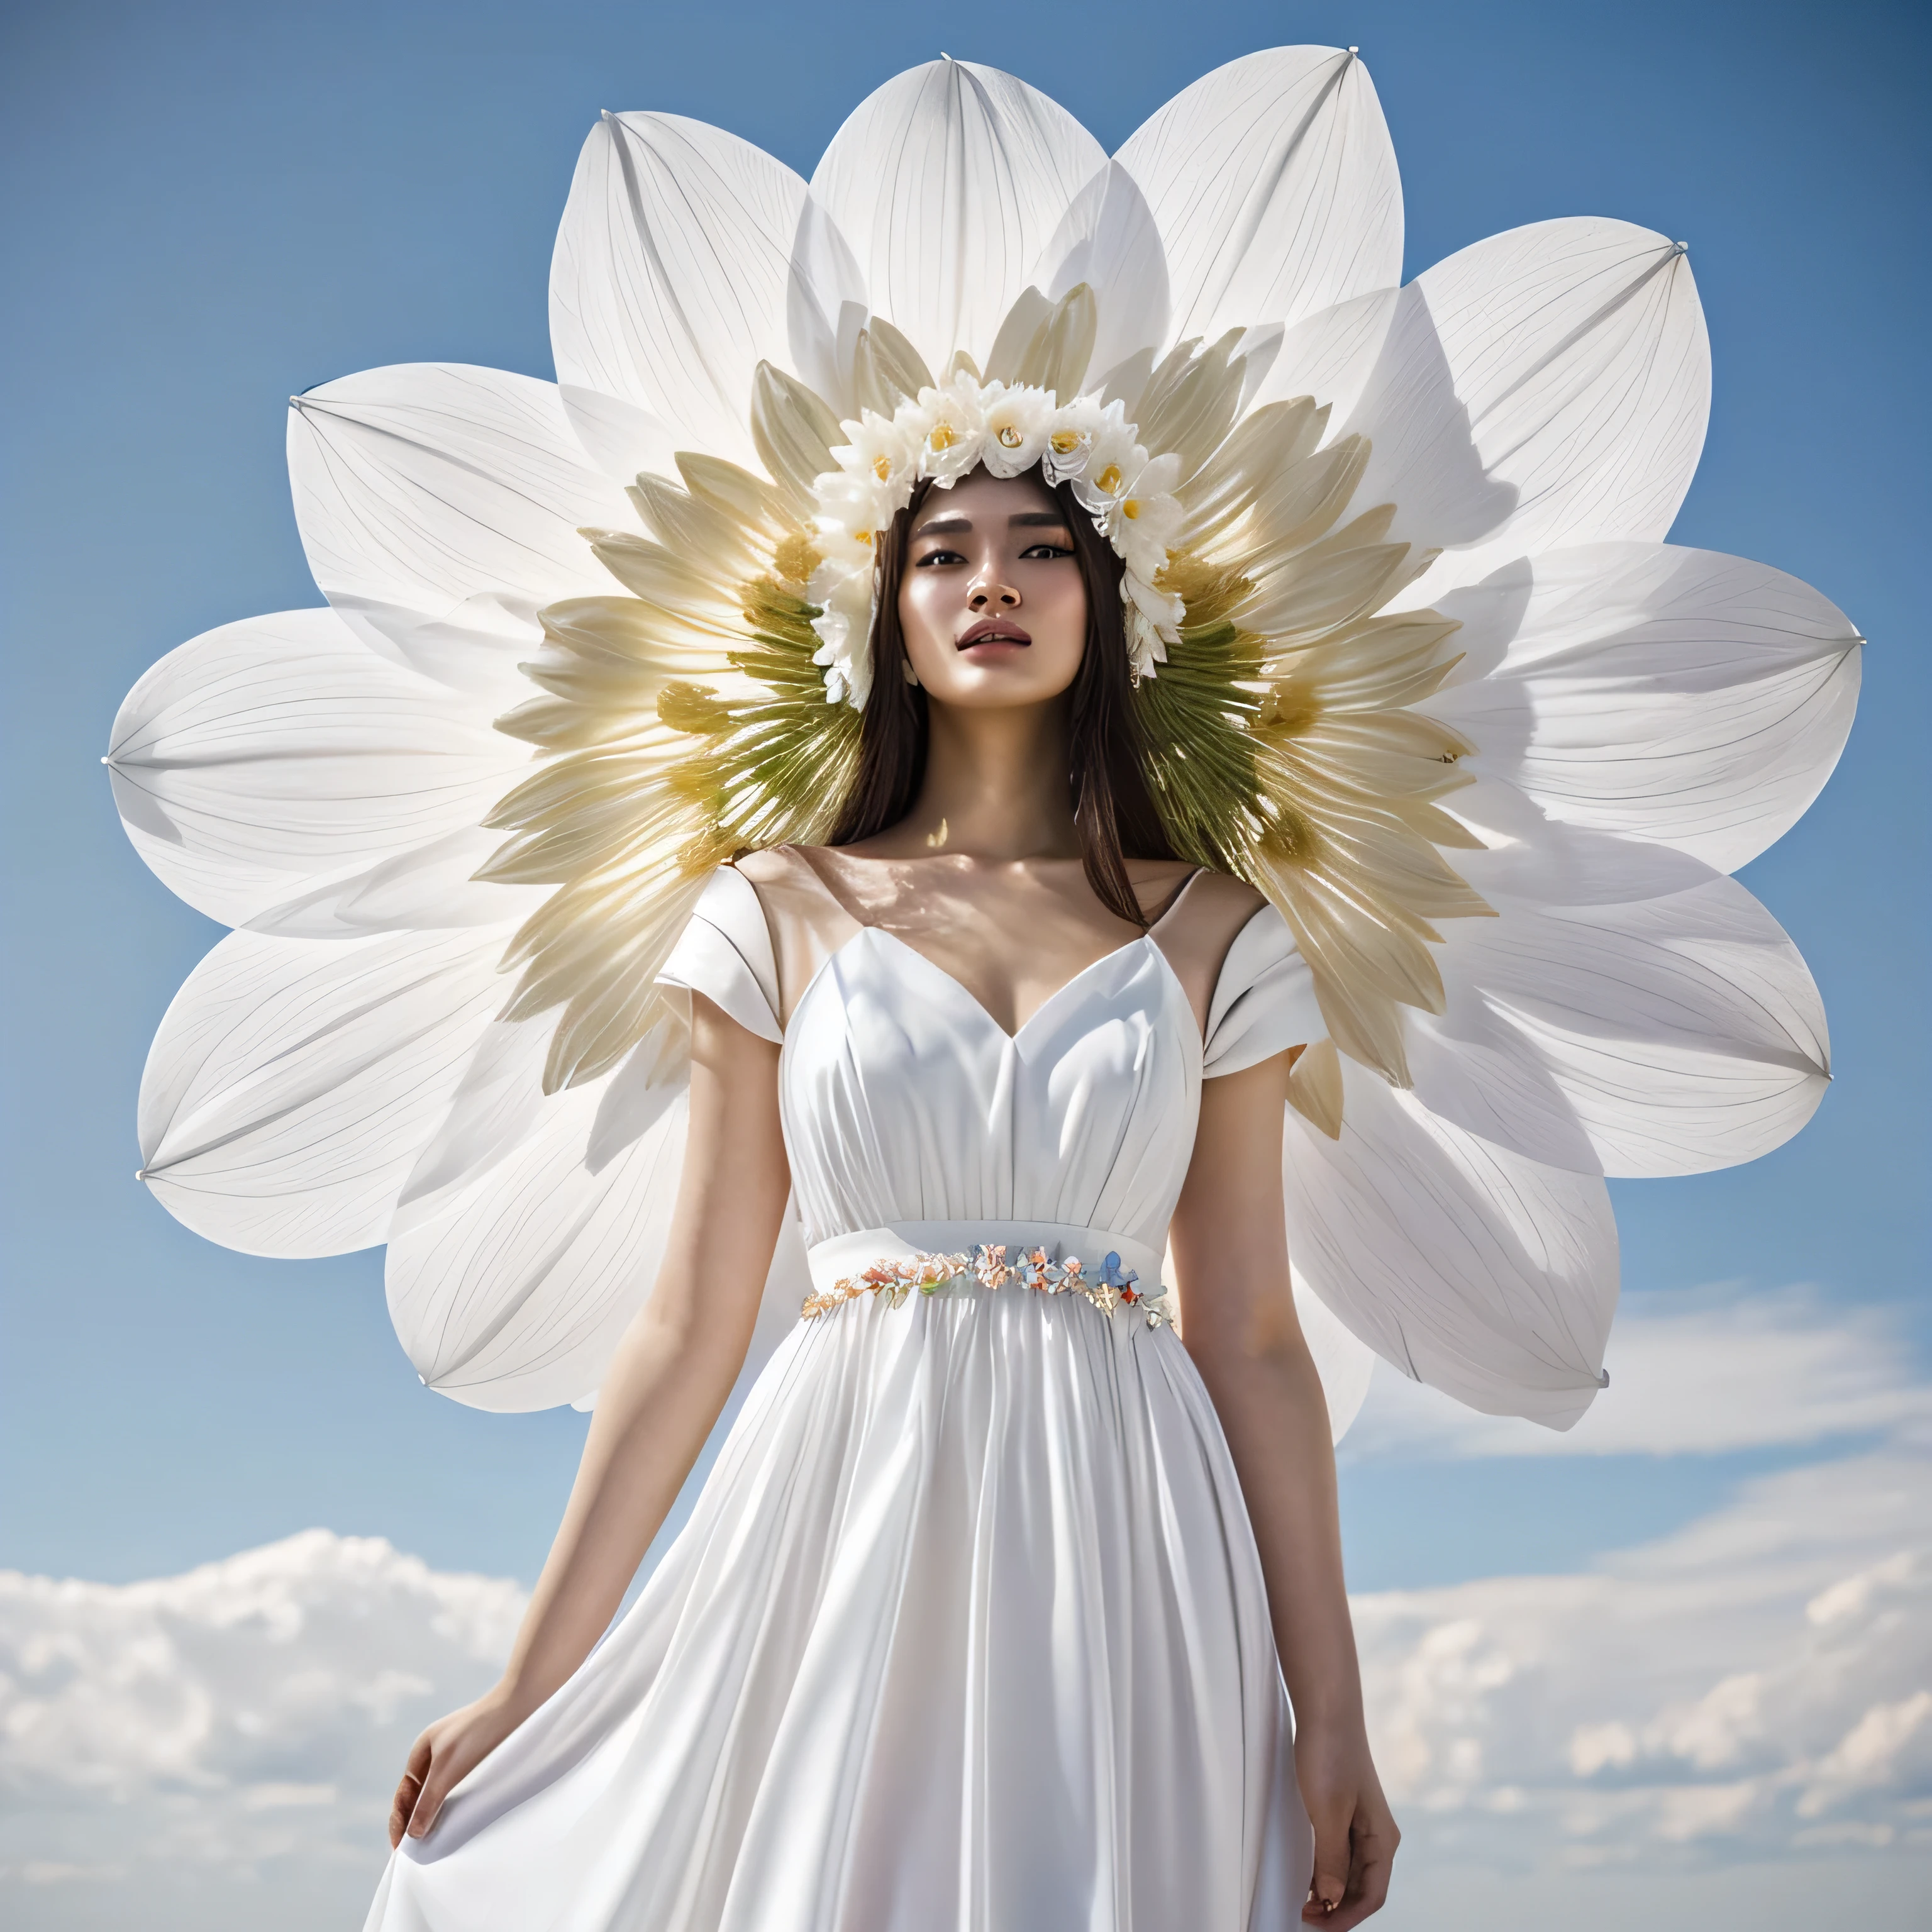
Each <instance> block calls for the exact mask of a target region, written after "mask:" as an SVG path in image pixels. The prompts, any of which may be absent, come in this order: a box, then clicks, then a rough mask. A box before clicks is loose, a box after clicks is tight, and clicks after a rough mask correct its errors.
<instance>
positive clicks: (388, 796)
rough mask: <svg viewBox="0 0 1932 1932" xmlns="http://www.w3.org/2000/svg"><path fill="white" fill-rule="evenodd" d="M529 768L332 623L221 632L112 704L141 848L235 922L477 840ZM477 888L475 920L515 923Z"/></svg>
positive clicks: (326, 613) (525, 753) (179, 653)
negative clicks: (476, 832)
mask: <svg viewBox="0 0 1932 1932" xmlns="http://www.w3.org/2000/svg"><path fill="white" fill-rule="evenodd" d="M528 764H529V748H528V746H526V745H519V744H517V742H515V741H514V740H513V739H508V738H506V737H505V736H503V735H502V733H500V732H499V731H495V730H492V729H491V728H490V721H489V719H488V717H487V715H483V716H478V715H476V713H475V707H474V706H472V705H469V704H466V703H463V701H462V700H460V699H458V697H456V696H455V694H453V693H452V691H449V689H448V688H446V687H444V686H443V685H439V684H436V683H434V682H431V680H430V679H428V678H426V677H422V676H418V675H417V673H415V672H414V671H412V670H406V669H405V668H404V667H402V666H401V665H400V664H396V663H395V662H393V661H391V660H389V659H388V658H383V657H379V656H377V654H376V653H375V652H374V651H372V650H371V649H369V648H368V646H366V645H365V644H364V643H362V641H361V640H359V638H358V637H356V634H354V633H353V631H350V629H349V628H348V627H347V625H345V624H344V622H342V620H341V619H340V618H339V617H338V616H336V615H335V613H334V612H333V611H332V610H284V611H281V612H280V613H277V614H275V615H274V616H266V617H252V618H249V619H245V621H243V622H240V623H236V624H224V625H222V626H221V627H220V628H219V629H218V630H214V631H205V632H204V633H203V634H202V635H201V636H200V637H194V638H191V639H190V640H189V641H188V642H187V643H184V644H182V645H181V646H178V648H177V649H174V650H172V651H170V652H169V653H168V655H166V657H164V658H162V659H161V661H160V662H159V663H158V664H156V665H155V666H154V667H153V669H151V670H149V671H148V673H147V674H146V675H145V676H143V677H142V679H141V680H140V682H139V683H138V684H136V685H135V687H134V688H133V690H132V691H130V692H129V693H128V694H127V698H126V699H125V700H124V702H123V703H122V704H121V709H120V711H119V712H118V714H117V715H116V716H115V720H114V729H113V736H112V739H111V740H110V751H109V753H108V768H109V770H110V773H111V775H112V776H113V782H114V792H115V800H116V802H117V803H118V804H119V805H120V807H121V816H122V818H123V820H124V821H125V823H126V824H127V835H128V837H129V838H131V839H132V840H133V843H134V846H135V849H136V850H137V851H139V853H140V854H141V856H142V858H144V859H145V860H146V861H147V862H148V864H149V865H151V866H152V867H153V868H154V871H156V873H157V874H159V875H160V878H161V879H162V880H163V881H164V883H166V885H167V886H169V888H170V889H172V890H173V891H174V892H178V894H179V895H181V897H182V898H184V899H185V900H187V902H188V903H189V904H190V905H192V906H193V907H195V908H196V910H199V911H201V912H204V913H207V914H208V916H209V917H210V918H211V919H220V921H221V922H223V924H224V925H227V926H241V925H243V924H245V923H246V922H248V920H250V919H254V918H255V917H257V916H258V915H260V914H261V913H263V912H265V911H266V910H267V909H269V907H272V906H275V905H276V904H278V903H280V902H281V901H284V900H286V899H288V898H291V897H293V896H295V895H298V894H300V893H302V892H304V891H305V890H306V889H309V888H311V887H313V886H315V885H316V884H317V882H319V881H320V880H325V879H329V880H336V879H341V878H342V877H344V876H345V875H347V874H357V875H361V874H363V873H364V872H365V871H368V870H369V869H371V868H375V867H377V866H380V865H384V864H386V863H388V862H392V861H394V860H396V859H399V858H401V857H403V856H405V855H407V854H409V853H412V852H413V851H415V850H417V849H418V848H419V847H425V846H427V845H429V844H431V843H433V842H434V841H439V840H441V839H443V838H446V836H448V835H450V834H451V833H452V832H460V831H462V830H464V829H467V828H470V827H473V826H475V825H476V824H477V823H478V822H479V821H480V820H481V818H482V817H483V816H484V814H485V813H486V812H487V811H488V810H489V808H490V805H492V804H493V803H494V802H495V801H496V799H498V798H499V797H500V796H502V793H504V792H505V791H506V790H508V788H509V787H510V786H511V784H514V782H515V781H516V779H517V775H519V774H520V772H522V771H523V769H524V768H526V766H528ZM492 842H493V843H494V842H495V841H492ZM481 862H482V861H481V858H480V857H479V858H478V859H475V861H474V862H472V864H471V865H470V866H469V871H475V868H476V866H477V865H480V864H481ZM464 876H465V877H466V876H467V874H465V875H464ZM475 892H476V893H478V894H479V895H484V897H485V898H487V895H489V894H490V893H491V892H493V893H495V894H496V895H498V896H497V897H496V898H495V899H494V900H493V901H490V904H492V905H493V908H494V909H493V910H490V911H487V912H484V913H482V914H481V916H483V917H484V918H486V919H493V920H497V921H500V920H502V919H507V918H511V917H514V916H515V914H516V911H517V901H516V900H515V898H514V895H510V894H508V893H506V892H505V889H504V888H502V887H500V886H498V887H493V888H486V887H480V886H479V887H477V888H475Z"/></svg>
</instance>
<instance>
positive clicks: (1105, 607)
mask: <svg viewBox="0 0 1932 1932" xmlns="http://www.w3.org/2000/svg"><path fill="white" fill-rule="evenodd" d="M933 487H935V486H934V485H933V484H932V483H931V482H925V483H922V484H919V487H917V488H916V490H913V494H912V500H911V502H909V503H908V504H907V505H906V506H905V508H904V509H902V510H901V511H899V513H898V515H897V516H895V517H894V518H893V519H892V528H891V529H890V530H889V532H887V533H886V541H884V542H883V544H881V545H880V551H879V562H878V579H877V598H876V601H875V603H874V610H873V616H872V690H871V696H870V697H868V699H867V700H866V702H865V712H864V716H863V721H862V723H861V724H860V726H859V766H858V769H857V770H856V772H854V773H853V778H852V784H851V786H850V789H849V790H847V793H846V794H845V798H844V802H843V804H842V805H841V806H840V808H839V812H838V820H837V822H836V823H835V825H834V826H833V827H832V835H831V837H830V838H829V840H828V841H827V843H829V844H833V845H850V844H856V842H857V841H859V839H861V838H871V836H872V835H873V834H874V833H875V832H883V831H884V830H885V829H886V827H887V826H890V825H896V824H897V823H898V821H899V820H901V819H902V818H903V817H904V816H905V815H906V814H907V812H909V811H910V810H911V809H912V808H913V801H914V800H915V799H916V798H917V797H918V796H919V784H920V781H922V779H923V778H924V777H925V776H926V747H927V745H928V744H929V742H930V739H931V733H932V727H931V723H930V719H929V713H928V711H927V709H926V692H925V690H924V689H923V688H922V687H921V686H919V685H914V684H908V683H907V682H906V679H905V673H904V670H903V669H902V667H903V666H904V664H905V662H906V647H905V634H904V631H901V629H900V628H899V586H900V584H901V582H902V581H903V580H904V576H905V563H906V551H907V547H908V544H909V543H910V537H911V533H912V525H913V518H914V517H916V516H917V515H918V514H919V510H920V508H921V506H922V505H923V504H924V502H925V501H926V498H927V496H929V494H930V493H932V489H933ZM1053 496H1054V499H1055V502H1057V503H1058V505H1059V506H1060V509H1061V514H1063V515H1064V516H1065V517H1066V519H1067V529H1069V530H1070V532H1072V533H1073V553H1074V555H1075V556H1076V557H1078V558H1079V562H1080V574H1081V576H1082V577H1083V578H1084V579H1085V581H1086V585H1087V645H1086V649H1085V650H1084V651H1083V652H1082V653H1081V658H1080V668H1079V671H1078V672H1076V673H1075V676H1074V679H1073V689H1072V692H1071V698H1072V711H1071V715H1070V718H1069V719H1068V730H1067V766H1068V769H1067V784H1068V786H1069V788H1070V790H1071V791H1072V793H1073V823H1074V828H1075V829H1076V832H1078V833H1079V838H1080V862H1081V865H1082V868H1084V869H1085V872H1086V874H1087V883H1088V884H1089V885H1091V886H1092V887H1093V888H1094V894H1095V895H1096V897H1097V898H1099V900H1100V903H1101V904H1103V905H1104V906H1105V907H1106V908H1107V909H1108V910H1109V912H1112V913H1116V914H1118V916H1120V917H1121V918H1122V919H1126V920H1127V921H1128V922H1130V924H1133V925H1135V926H1145V925H1146V924H1147V922H1148V921H1147V915H1146V914H1145V913H1143V912H1142V910H1141V903H1140V899H1139V895H1137V894H1136V892H1135V890H1134V886H1133V880H1132V879H1131V878H1130V877H1128V874H1127V857H1128V855H1129V854H1130V853H1131V854H1132V855H1133V856H1134V857H1136V858H1137V859H1172V858H1173V857H1175V856H1177V855H1176V854H1175V850H1174V848H1173V847H1172V845H1171V844H1169V841H1168V836H1167V832H1166V827H1165V826H1163V825H1162V823H1161V821H1160V813H1159V812H1158V811H1157V810H1156V809H1155V808H1154V793H1153V792H1152V790H1151V788H1150V787H1149V786H1148V778H1147V759H1146V749H1145V739H1144V736H1143V734H1142V729H1141V721H1140V718H1139V715H1138V713H1137V712H1136V708H1135V704H1134V692H1133V682H1132V680H1131V679H1130V676H1129V674H1128V666H1127V626H1126V624H1125V622H1124V619H1123V617H1122V614H1121V569H1122V565H1121V559H1119V558H1118V556H1115V554H1114V550H1113V546H1112V544H1109V542H1108V541H1107V540H1106V538H1105V537H1103V535H1101V534H1100V532H1099V531H1098V530H1097V529H1095V528H1094V520H1093V518H1092V517H1090V516H1089V515H1088V514H1087V512H1086V511H1085V510H1084V509H1083V508H1082V507H1081V505H1080V502H1079V498H1077V497H1076V496H1075V495H1074V493H1073V487H1072V485H1071V484H1066V483H1062V484H1060V485H1059V486H1058V487H1057V488H1056V489H1055V490H1054V491H1053Z"/></svg>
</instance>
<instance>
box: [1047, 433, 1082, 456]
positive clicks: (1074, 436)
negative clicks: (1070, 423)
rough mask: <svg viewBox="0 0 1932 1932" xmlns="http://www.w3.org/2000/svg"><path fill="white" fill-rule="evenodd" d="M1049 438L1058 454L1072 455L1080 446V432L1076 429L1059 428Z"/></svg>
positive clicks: (1054, 451)
mask: <svg viewBox="0 0 1932 1932" xmlns="http://www.w3.org/2000/svg"><path fill="white" fill-rule="evenodd" d="M1049 440H1051V442H1052V444H1053V453H1054V455H1056V456H1071V455H1073V452H1075V451H1076V449H1079V447H1080V437H1079V431H1076V430H1070V429H1057V430H1055V431H1054V432H1053V434H1052V437H1051V438H1050V439H1049Z"/></svg>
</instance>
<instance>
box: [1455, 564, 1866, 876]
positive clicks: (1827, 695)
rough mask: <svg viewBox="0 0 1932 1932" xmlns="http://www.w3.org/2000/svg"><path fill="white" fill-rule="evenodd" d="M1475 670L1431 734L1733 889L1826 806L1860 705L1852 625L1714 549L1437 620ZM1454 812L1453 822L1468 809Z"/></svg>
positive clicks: (1507, 582)
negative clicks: (1460, 743)
mask: <svg viewBox="0 0 1932 1932" xmlns="http://www.w3.org/2000/svg"><path fill="white" fill-rule="evenodd" d="M1439 608H1440V609H1441V610H1442V613H1443V614H1444V615H1445V616H1451V617H1454V618H1457V619H1459V620H1460V622H1461V624H1462V625H1463V628H1462V630H1461V631H1460V633H1459V634H1458V635H1457V639H1456V643H1457V646H1458V647H1459V648H1460V649H1462V650H1463V651H1464V652H1466V656H1465V658H1464V661H1463V664H1462V666H1460V667H1459V668H1458V670H1457V672H1456V673H1454V678H1453V680H1452V684H1451V688H1449V689H1448V690H1445V691H1442V692H1440V693H1439V694H1437V695H1436V696H1435V697H1433V698H1431V699H1430V701H1429V704H1428V709H1429V712H1430V715H1432V716H1433V717H1436V718H1442V719H1443V720H1444V721H1446V722H1448V723H1449V724H1452V725H1454V727H1456V728H1457V730H1460V731H1462V732H1463V733H1465V734H1466V736H1468V737H1469V740H1470V741H1471V742H1472V743H1473V744H1474V745H1475V746H1476V747H1477V755H1476V756H1475V757H1474V758H1473V759H1472V760H1470V761H1469V762H1470V765H1471V767H1472V769H1477V770H1480V771H1483V772H1493V773H1495V774H1496V775H1499V776H1501V777H1502V778H1507V779H1508V780H1510V781H1513V782H1514V783H1515V784H1519V785H1520V786H1521V787H1523V790H1525V791H1526V792H1527V793H1529V796H1531V797H1532V798H1533V799H1535V801H1536V802H1538V804H1539V805H1541V806H1542V807H1543V808H1544V810H1546V811H1548V812H1549V813H1550V814H1551V815H1552V816H1553V817H1556V818H1559V819H1562V820H1567V821H1568V822H1570V823H1573V824H1576V825H1579V826H1590V827H1593V828H1595V829H1601V830H1604V831H1609V832H1625V833H1628V834H1630V835H1631V836H1633V837H1635V838H1646V839H1651V840H1655V841H1661V842H1665V843H1668V844H1672V845H1674V846H1676V847H1679V849H1680V850H1683V851H1685V852H1688V853H1692V854H1694V856H1697V857H1698V858H1700V859H1703V860H1704V861H1705V862H1706V864H1709V865H1715V866H1716V867H1718V868H1719V869H1720V870H1721V871H1735V870H1736V868H1738V867H1739V865H1743V864H1744V863H1745V861H1746V860H1748V859H1754V858H1755V857H1756V856H1757V855H1758V853H1760V852H1762V851H1763V850H1764V849H1765V848H1766V847H1767V846H1768V845H1769V844H1772V842H1773V841H1775V840H1776V839H1778V838H1781V837H1782V836H1783V835H1784V833H1785V832H1787V831H1789V830H1790V828H1791V827H1792V826H1793V825H1794V824H1795V823H1796V822H1797V820H1799V817H1801V816H1802V814H1804V812H1805V810H1806V809H1807V808H1808V806H1809V805H1811V802H1812V800H1813V799H1814V798H1816V797H1817V795H1818V793H1819V791H1820V789H1821V788H1822V787H1823V784H1824V783H1825V781H1826V778H1828V777H1829V775H1831V772H1832V767H1833V766H1835V764H1836V763H1837V762H1838V754H1839V753H1840V752H1841V751H1842V750H1843V748H1844V743H1845V738H1846V733H1848V732H1849V730H1850V728H1851V722H1852V712H1853V710H1854V709H1855V707H1856V705H1857V703H1858V681H1859V659H1860V655H1861V652H1860V648H1859V647H1860V645H1861V641H1862V640H1861V639H1860V637H1859V636H1858V632H1857V631H1855V629H1854V628H1852V624H1851V622H1850V621H1849V619H1847V618H1846V616H1845V615H1844V614H1843V612H1842V611H1841V610H1838V607H1836V606H1835V604H1832V603H1831V602H1829V601H1828V600H1827V599H1826V598H1823V597H1822V596H1820V595H1819V594H1818V592H1817V591H1815V590H1814V589H1811V586H1809V585H1808V584H1805V583H1800V582H1799V580H1797V579H1796V577H1787V576H1786V575H1785V574H1784V572H1783V571H1778V570H1773V569H1771V568H1769V567H1768V566H1767V565H1763V564H1759V563H1751V562H1746V561H1745V560H1744V559H1742V558H1740V557H1734V556H1720V555H1718V554H1717V553H1714V552H1712V551H1709V550H1679V549H1676V548H1673V547H1670V546H1667V545H1664V544H1589V545H1585V546H1580V547H1577V548H1574V549H1568V550H1555V551H1550V552H1546V553H1544V554H1542V555H1541V556H1536V557H1535V558H1532V559H1526V560H1525V561H1523V562H1520V563H1518V564H1516V565H1511V566H1509V567H1508V568H1505V569H1504V570H1502V571H1498V572H1496V573H1495V574H1493V576H1492V577H1490V579H1489V580H1487V581H1486V582H1484V583H1482V584H1481V585H1478V586H1472V587H1470V588H1468V589H1463V590H1459V591H1456V592H1452V593H1451V594H1450V595H1448V596H1447V597H1445V598H1442V599H1441V600H1440V601H1439ZM1452 808H1453V807H1452Z"/></svg>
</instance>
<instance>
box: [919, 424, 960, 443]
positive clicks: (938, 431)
mask: <svg viewBox="0 0 1932 1932" xmlns="http://www.w3.org/2000/svg"><path fill="white" fill-rule="evenodd" d="M958 441H959V436H958V435H957V434H956V432H955V431H954V429H953V425H951V424H950V423H935V424H934V425H933V426H932V434H931V435H930V436H929V437H927V438H926V444H927V446H928V447H929V448H930V449H951V448H952V447H953V445H954V444H955V443H957V442H958Z"/></svg>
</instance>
